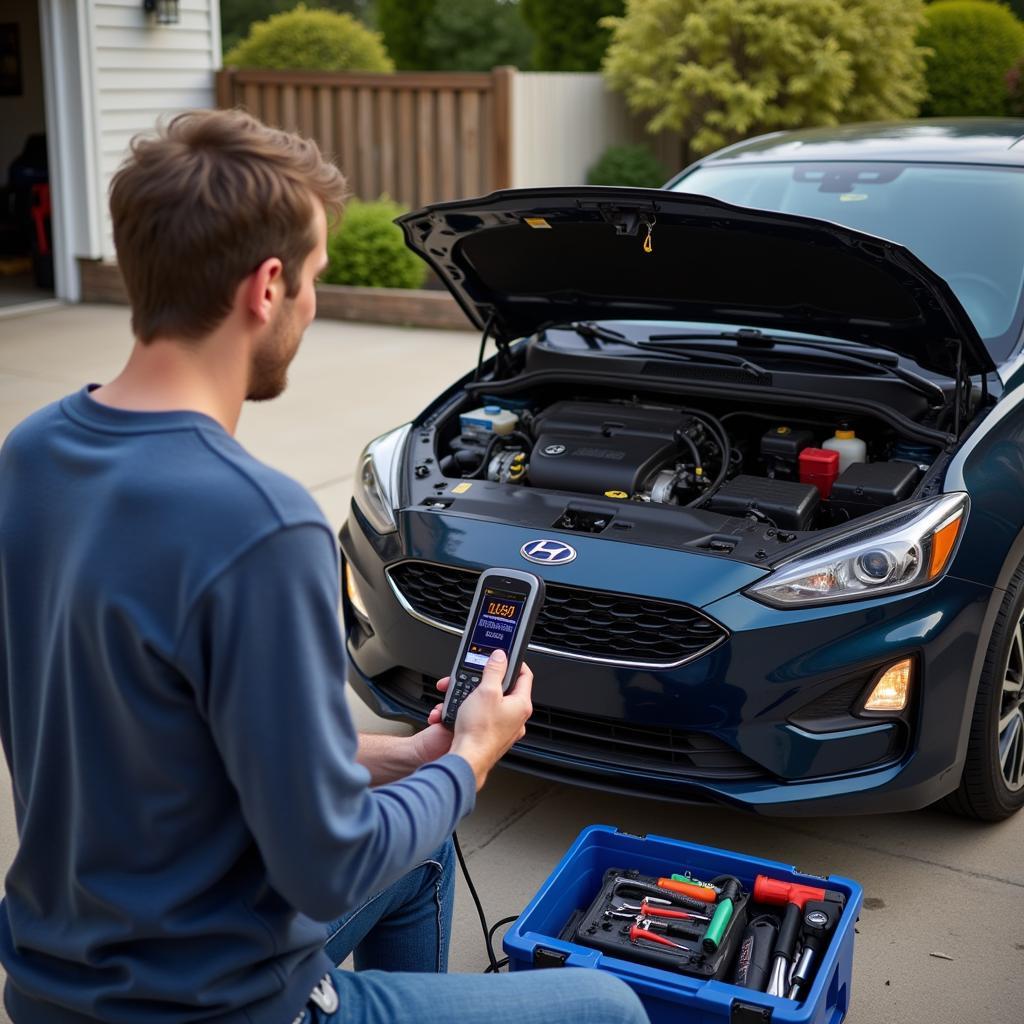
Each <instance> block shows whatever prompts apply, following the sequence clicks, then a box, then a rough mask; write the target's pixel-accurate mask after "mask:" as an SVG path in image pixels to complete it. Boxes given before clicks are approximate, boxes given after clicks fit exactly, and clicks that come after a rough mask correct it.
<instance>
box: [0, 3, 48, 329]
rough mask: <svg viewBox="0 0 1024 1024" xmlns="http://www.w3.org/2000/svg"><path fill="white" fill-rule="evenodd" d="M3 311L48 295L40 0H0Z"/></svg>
mask: <svg viewBox="0 0 1024 1024" xmlns="http://www.w3.org/2000/svg"><path fill="white" fill-rule="evenodd" d="M0 125H3V131H0V309H4V308H9V307H12V306H18V305H23V304H26V303H33V302H39V301H42V300H46V299H52V298H53V294H54V293H53V236H52V232H51V227H50V203H51V198H52V197H51V194H50V175H49V168H48V166H47V155H46V107H45V102H44V94H43V62H42V47H41V44H40V27H39V8H38V3H37V0H4V2H3V4H2V5H0Z"/></svg>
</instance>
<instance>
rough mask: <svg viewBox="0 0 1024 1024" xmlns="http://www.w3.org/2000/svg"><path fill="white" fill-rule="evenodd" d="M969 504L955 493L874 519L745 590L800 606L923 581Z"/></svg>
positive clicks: (947, 555)
mask: <svg viewBox="0 0 1024 1024" xmlns="http://www.w3.org/2000/svg"><path fill="white" fill-rule="evenodd" d="M969 509H970V499H969V498H968V497H967V495H966V494H963V493H959V492H958V493H954V494H944V495H942V496H941V497H939V498H936V499H935V500H933V501H928V502H925V503H923V504H921V505H918V506H917V507H916V508H914V509H913V510H911V511H907V510H903V511H902V512H900V513H898V514H896V515H894V516H890V517H889V518H887V519H883V520H882V521H879V520H877V519H876V520H873V521H872V522H871V523H866V524H865V525H864V526H863V527H862V528H861V529H859V530H854V531H852V532H851V533H848V534H846V535H844V536H843V537H840V538H839V539H836V538H832V539H831V540H830V541H827V542H825V543H823V544H821V545H818V546H817V547H814V548H810V549H808V550H805V551H803V552H801V553H800V554H798V555H796V556H794V557H793V558H792V559H790V560H788V561H785V562H782V563H780V564H779V565H778V566H777V567H776V568H775V570H774V571H773V572H772V573H771V575H769V576H766V577H765V578H764V579H762V580H760V581H759V582H757V583H755V584H754V585H753V586H752V587H748V588H747V590H746V593H747V594H748V595H749V596H750V597H753V598H755V599H756V600H758V601H763V602H764V603H765V604H770V605H774V606H775V607H777V608H800V607H806V606H808V605H818V604H827V603H829V602H832V601H852V600H858V599H859V600H865V599H867V598H872V597H879V596H881V595H884V594H891V593H894V592H896V591H900V590H911V589H912V588H914V587H921V586H924V585H925V584H926V583H930V582H931V581H932V580H934V579H937V578H938V577H939V576H941V575H942V574H943V573H944V572H945V571H946V568H947V566H948V565H949V562H950V559H951V557H952V555H953V550H954V548H955V547H956V543H957V540H958V539H959V537H960V534H961V532H962V530H963V525H964V523H965V522H966V521H967V513H968V510H969Z"/></svg>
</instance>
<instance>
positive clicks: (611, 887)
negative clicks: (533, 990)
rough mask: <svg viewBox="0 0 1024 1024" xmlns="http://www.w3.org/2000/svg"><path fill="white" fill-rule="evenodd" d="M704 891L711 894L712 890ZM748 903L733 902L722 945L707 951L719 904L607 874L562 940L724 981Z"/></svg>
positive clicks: (650, 881) (629, 874) (614, 871)
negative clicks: (683, 915) (669, 943)
mask: <svg viewBox="0 0 1024 1024" xmlns="http://www.w3.org/2000/svg"><path fill="white" fill-rule="evenodd" d="M724 880H725V876H718V877H716V878H712V879H708V881H709V882H711V883H712V884H718V883H720V882H722V881H724ZM684 884H685V883H684ZM690 884H694V883H692V882H691V883H690ZM707 891H708V893H709V894H710V895H713V894H714V890H712V889H708V890H707ZM748 902H749V897H748V896H747V895H746V894H745V893H744V894H742V895H739V896H738V897H737V898H736V899H734V900H733V911H732V914H731V915H730V918H729V920H728V922H727V923H726V925H725V929H724V932H723V934H722V937H721V939H720V940H717V941H715V942H713V943H712V945H713V946H714V948H713V949H705V947H704V939H705V937H706V936H707V933H708V927H709V925H710V924H711V919H712V918H713V917H714V915H715V910H716V907H717V903H715V902H709V901H708V900H707V899H695V898H693V897H691V896H687V895H685V894H683V893H681V892H679V891H671V890H669V889H665V888H663V887H661V886H659V885H658V879H657V878H654V877H651V876H646V875H641V874H640V873H639V872H638V871H628V870H624V869H620V868H609V869H608V871H606V872H605V876H604V880H603V884H602V885H601V891H600V892H599V893H598V894H597V897H596V898H595V899H594V902H593V903H591V904H590V906H589V907H588V908H587V909H586V910H585V911H579V910H577V911H574V913H573V914H572V916H571V917H570V918H569V920H568V922H567V923H566V926H565V927H564V928H563V929H562V933H561V938H563V939H565V940H567V941H569V942H578V943H580V945H583V946H590V947H592V948H593V949H599V950H601V951H602V952H603V953H607V954H608V955H609V956H617V957H621V958H623V959H624V960H634V961H637V962H639V963H644V964H650V965H651V966H652V967H661V968H664V969H665V970H669V971H681V972H683V973H685V974H692V975H694V976H695V977H699V978H722V977H724V976H725V973H726V971H727V969H728V968H729V966H730V964H731V963H732V961H733V959H734V958H735V953H736V947H737V945H738V944H739V939H740V937H741V936H742V934H743V929H744V927H745V926H746V920H747V903H748ZM634 908H635V909H634ZM677 914H686V915H688V916H686V917H677V916H676V915H677ZM642 933H646V935H644V934H642ZM649 936H657V937H658V938H660V939H661V940H662V941H660V942H659V941H658V938H650V937H649ZM665 942H674V943H676V944H677V946H682V947H685V948H683V949H680V948H674V947H671V946H668V945H665V944H664V943H665Z"/></svg>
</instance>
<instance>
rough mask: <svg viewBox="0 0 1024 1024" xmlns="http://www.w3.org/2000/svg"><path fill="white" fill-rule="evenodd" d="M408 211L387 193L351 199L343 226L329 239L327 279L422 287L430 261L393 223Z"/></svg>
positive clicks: (356, 283)
mask: <svg viewBox="0 0 1024 1024" xmlns="http://www.w3.org/2000/svg"><path fill="white" fill-rule="evenodd" d="M407 212H408V211H407V210H406V209H405V207H403V206H399V204H398V203H395V202H393V201H392V200H390V199H388V198H386V197H381V198H380V199H378V200H375V201H374V202H366V203H364V202H360V201H359V200H358V199H350V200H349V201H348V203H346V205H345V215H344V217H343V218H342V221H341V226H340V227H339V228H338V229H337V230H336V231H334V232H333V233H332V234H331V237H330V238H329V239H328V241H327V258H328V261H329V262H328V266H327V269H326V270H325V271H324V273H323V279H324V280H325V281H327V282H328V283H330V284H348V285H361V286H363V287H367V288H420V287H422V286H423V282H424V281H425V280H426V278H427V265H426V264H425V263H424V262H423V260H421V259H420V258H419V256H417V255H416V253H414V252H413V251H412V250H411V249H409V248H407V247H406V244H405V236H404V235H403V234H402V229H401V228H400V227H399V226H398V225H397V224H395V223H393V222H394V219H395V218H396V217H398V216H400V215H401V214H403V213H407Z"/></svg>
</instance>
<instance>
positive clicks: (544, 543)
mask: <svg viewBox="0 0 1024 1024" xmlns="http://www.w3.org/2000/svg"><path fill="white" fill-rule="evenodd" d="M519 554H521V555H522V556H523V558H525V559H526V560H527V561H528V562H537V563H538V564H540V565H564V564H565V563H566V562H571V561H572V560H573V559H574V558H575V557H576V549H575V548H574V547H571V546H570V545H568V544H563V543H562V542H561V541H560V540H531V541H528V542H527V543H526V544H524V545H523V546H522V547H521V548H520V549H519Z"/></svg>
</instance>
